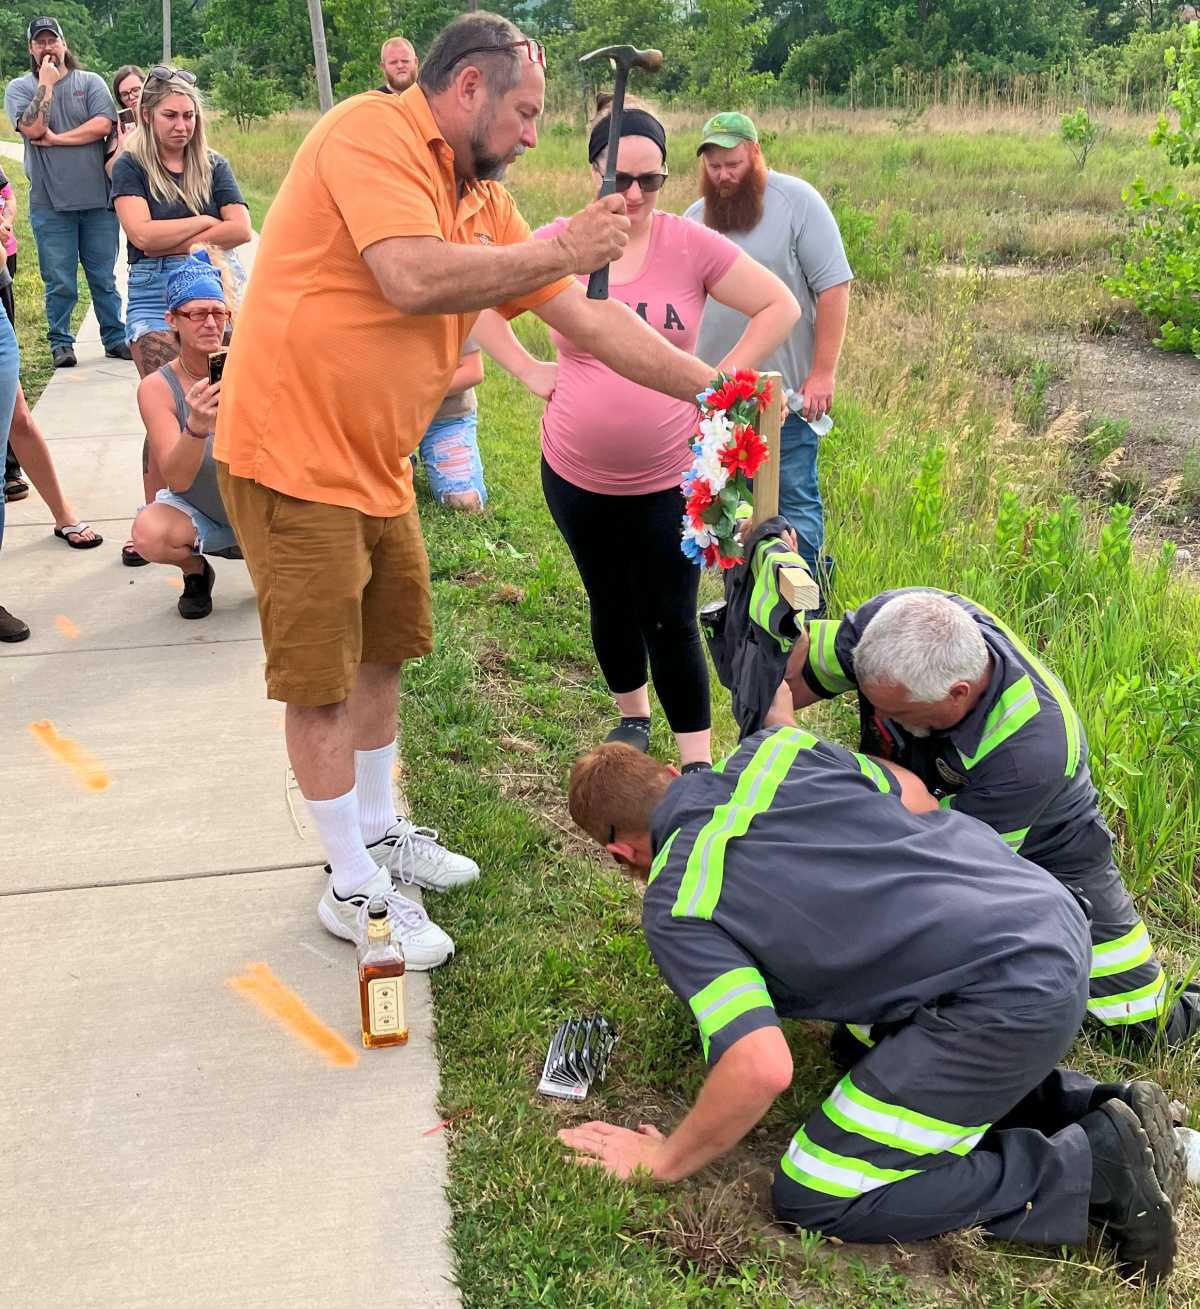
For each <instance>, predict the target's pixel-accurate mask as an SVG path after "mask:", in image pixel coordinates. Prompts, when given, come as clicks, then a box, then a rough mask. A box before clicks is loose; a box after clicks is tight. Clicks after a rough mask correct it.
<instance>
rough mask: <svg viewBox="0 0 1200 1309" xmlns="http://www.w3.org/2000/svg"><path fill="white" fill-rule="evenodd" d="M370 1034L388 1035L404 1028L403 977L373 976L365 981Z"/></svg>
mask: <svg viewBox="0 0 1200 1309" xmlns="http://www.w3.org/2000/svg"><path fill="white" fill-rule="evenodd" d="M367 1003H368V1006H369V1010H370V1012H369V1014H368V1019H367V1021H368V1022H369V1023H370V1027H371V1035H372V1036H390V1035H391V1034H392V1033H393V1032H402V1031H403V1030H404V979H403V978H402V977H374V978H372V979H371V981H369V982H368V983H367Z"/></svg>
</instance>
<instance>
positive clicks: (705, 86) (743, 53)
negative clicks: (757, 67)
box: [687, 0, 774, 109]
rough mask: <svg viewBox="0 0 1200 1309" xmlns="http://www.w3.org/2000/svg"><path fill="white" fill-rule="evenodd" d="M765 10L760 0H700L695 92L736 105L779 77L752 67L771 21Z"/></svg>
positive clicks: (692, 52) (693, 53)
mask: <svg viewBox="0 0 1200 1309" xmlns="http://www.w3.org/2000/svg"><path fill="white" fill-rule="evenodd" d="M761 15H762V6H761V3H760V0H696V7H695V11H694V23H693V27H692V30H691V32H690V33H689V39H688V42H687V47H688V55H689V63H690V64H691V69H692V81H691V90H692V92H693V93H694V94H695V95H698V96H700V97H701V98H702V99H703V100H705V101H706V102H707V103H709V104H712V105H716V106H719V107H722V108H730V109H732V108H735V107H736V106H737V105H739V104H745V103H747V102H749V101H751V100H752V99H753V97H754V95H755V94H756V92H758V91H760V90H762V89H764V88H765V87H766V86H768V85H769V84H770V83H771V82H773V81H774V79H773V78H772V77H771V76H770V75H769V74H765V73H755V72H753V71H751V67H752V64H753V62H754V57H755V55H756V54H757V53H758V51H759V50H760V49H761V48H762V46H763V44H764V42H765V41H766V39H767V32H768V31H769V29H770V26H771V25H770V22H769V21H768V20H767V19H765V18H763V17H762V16H761Z"/></svg>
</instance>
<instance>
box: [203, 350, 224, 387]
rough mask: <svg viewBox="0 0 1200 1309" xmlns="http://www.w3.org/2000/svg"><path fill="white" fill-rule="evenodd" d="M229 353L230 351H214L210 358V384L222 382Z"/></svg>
mask: <svg viewBox="0 0 1200 1309" xmlns="http://www.w3.org/2000/svg"><path fill="white" fill-rule="evenodd" d="M228 353H229V351H228V350H214V351H213V352H212V354H210V355H209V356H208V380H209V381H210V382H213V383H216V382H219V381H220V380H221V376H222V374H223V373H224V372H225V356H226V355H227V354H228Z"/></svg>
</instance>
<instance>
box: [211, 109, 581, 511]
mask: <svg viewBox="0 0 1200 1309" xmlns="http://www.w3.org/2000/svg"><path fill="white" fill-rule="evenodd" d="M397 236H400V237H403V236H432V237H437V238H439V239H440V240H443V241H454V242H457V243H460V244H463V245H475V244H477V243H483V244H487V245H491V244H494V245H513V244H516V243H517V242H519V241H527V240H529V239H530V233H529V228H528V226H527V225H526V223H525V220H524V219H523V218H522V217H521V215H520V214H519V213H518V212H517V208H516V205H515V204H514V203H513V199H512V197H511V196H510V195H509V194H508V192H507V191H506V190H505V189H504V188H503V187H502V186H501V185H499V183H497V182H472V183H467V184H465V185H464V186H463V190H462V196H461V199H456V195H455V180H454V152H453V151H452V150H451V148H450V146H449V145H448V144H447V143H446V141H445V140H444V139H443V137H442V134H441V132H440V131H439V130H438V127H437V124H436V123H435V121H434V118H433V115H432V113H431V112H430V109H429V103H428V101H427V100H426V99H425V95H424V92H422V91H421V89H420V88H419V87H416V86H413V87H410V88H409V89H408V90H407V91H405V92H404V93H403V94H401V95H398V96H397V95H378V94H376V93H375V92H368V93H367V94H366V95H358V96H354V97H352V98H351V99H349V100H347V101H345V102H344V103H343V104H341V105H339V106H338V107H337V108H336V109H333V110H331V111H330V112H329V113H327V114H326V115H325V116H324V118H322V119H321V121H320V122H319V123H318V124H317V125H316V126H315V127H314V128H313V130H312V131H311V132H310V133H309V134H308V136H307V137H306V139H305V141H304V144H303V145H302V146H301V147H300V149H299V150H298V151H297V153H296V157H295V159H293V160H292V166H291V168H290V169H289V170H288V175H287V177H286V178H285V179H284V182H283V185H282V186H281V187H280V189H279V194H278V195H277V196H276V198H275V201H274V203H273V204H272V205H271V210H270V213H269V214H268V215H267V220H266V223H265V224H264V226H263V232H262V241H261V243H260V245H259V249H258V253H257V255H256V257H255V260H254V270H253V273H252V276H251V277H250V281H249V284H248V287H247V290H246V297H245V302H244V304H243V305H242V308H241V311H240V312H239V314H238V317H237V330H236V331H235V332H234V336H233V344H232V346H231V348H230V352H229V358H228V360H227V361H226V366H225V373H224V377H223V380H222V384H221V405H220V409H219V411H218V418H217V438H216V443H215V446H214V450H213V453H214V454H215V456H216V457H217V458H218V459H220V460H222V461H224V462H225V463H227V464H228V465H229V470H230V472H231V473H233V474H234V475H235V476H238V477H248V478H252V479H253V480H254V481H256V482H259V483H261V484H262V485H263V486H269V487H271V488H273V489H274V490H276V491H282V492H283V493H284V494H285V495H292V496H296V497H297V498H299V499H301V500H316V501H320V502H322V503H325V504H337V505H346V506H348V507H350V508H352V509H359V510H361V511H362V512H363V513H365V514H370V515H372V516H374V517H379V518H390V517H392V516H394V515H396V514H402V513H405V512H407V511H408V510H409V509H410V508H411V507H412V504H413V491H412V465H411V464H410V462H409V458H408V456H409V455H410V454H411V453H412V451H413V450H415V449H416V448H417V446H418V444H419V443H420V440H421V437H422V436H423V435H424V432H425V428H426V427H427V426H428V424H429V421H430V419H431V418H432V417H433V415H434V412H435V411H436V409H437V407H438V405H439V404H440V403H441V401H442V397H443V396H444V395H445V394H446V389H447V387H448V386H449V384H450V379H451V378H452V377H453V376H454V370H455V367H456V366H457V364H458V358H459V355H460V353H461V351H462V345H463V342H464V341H465V340H466V338H467V334H468V333H469V331H470V329H471V325H472V324H473V323H474V321H475V318H476V314H474V313H469V314H419V315H410V314H404V313H401V312H400V310H398V309H396V308H395V307H394V306H392V305H390V304H389V303H388V302H387V301H386V300H385V299H384V297H383V293H382V291H381V290H380V289H379V285H378V283H377V282H376V281H375V278H374V277H373V276H372V274H371V271H370V269H369V268H368V267H367V265H366V263H365V262H364V260H363V259H362V251H363V250H365V249H366V247H367V246H369V245H373V244H374V243H375V242H376V241H383V240H386V239H387V238H388V237H397ZM571 280H572V279H570V278H563V279H562V280H560V281H556V282H553V283H551V284H550V285H549V286H545V287H542V288H541V289H540V290H538V291H534V292H532V293H530V294H529V295H526V296H523V297H521V298H520V299H518V300H512V301H510V302H508V303H507V304H503V305H499V306H498V309H499V311H500V312H501V313H502V314H504V315H505V317H508V318H512V317H515V316H516V315H517V314H519V313H521V312H522V311H523V310H525V309H532V308H534V307H535V306H537V305H539V304H542V303H544V302H545V301H546V300H549V299H551V298H552V297H553V296H555V295H557V294H558V293H559V292H560V291H562V290H564V289H565V288H566V287H568V286H570V285H571Z"/></svg>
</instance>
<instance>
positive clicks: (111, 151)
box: [104, 64, 146, 177]
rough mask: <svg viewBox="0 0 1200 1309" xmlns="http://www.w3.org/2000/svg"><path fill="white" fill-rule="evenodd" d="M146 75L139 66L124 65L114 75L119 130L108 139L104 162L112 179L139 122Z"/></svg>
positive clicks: (113, 82)
mask: <svg viewBox="0 0 1200 1309" xmlns="http://www.w3.org/2000/svg"><path fill="white" fill-rule="evenodd" d="M145 80H146V74H145V73H143V72H142V70H141V69H140V68H139V67H138V66H137V64H122V66H121V67H120V68H118V69H117V71H116V72H115V73H114V74H113V79H112V91H113V99H114V100H115V101H116V102H117V129H116V131H115V132H113V134H112V136H110V137H109V138H108V158H107V159H106V160H105V161H104V171H105V172H106V173H107V174H108V175H109V177H112V170H113V165H114V164H115V163H116V162H117V159H118V158H119V156H120V154H121V151H122V150H124V149H125V142H126V141H127V140H128V139H129V134H130V133H131V132H132V131H133V127H134V123H135V122H136V121H137V106H138V97H139V96H140V95H141V94H142V83H143V82H145Z"/></svg>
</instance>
